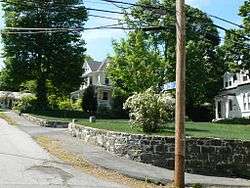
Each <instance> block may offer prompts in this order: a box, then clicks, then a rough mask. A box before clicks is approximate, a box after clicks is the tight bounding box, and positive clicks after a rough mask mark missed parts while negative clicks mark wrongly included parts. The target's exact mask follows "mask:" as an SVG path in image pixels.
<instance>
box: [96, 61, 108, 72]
mask: <svg viewBox="0 0 250 188" xmlns="http://www.w3.org/2000/svg"><path fill="white" fill-rule="evenodd" d="M107 64H108V60H105V61H103V63H102V64H101V65H100V67H99V68H98V71H104V70H105V69H106V67H107Z"/></svg>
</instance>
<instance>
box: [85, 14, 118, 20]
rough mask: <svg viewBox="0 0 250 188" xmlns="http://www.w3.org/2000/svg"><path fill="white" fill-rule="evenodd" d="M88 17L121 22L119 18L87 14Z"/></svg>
mask: <svg viewBox="0 0 250 188" xmlns="http://www.w3.org/2000/svg"><path fill="white" fill-rule="evenodd" d="M88 16H89V17H95V18H103V19H108V20H116V21H122V19H120V18H114V17H110V16H101V15H96V14H88Z"/></svg>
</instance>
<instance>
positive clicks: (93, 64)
mask: <svg viewBox="0 0 250 188" xmlns="http://www.w3.org/2000/svg"><path fill="white" fill-rule="evenodd" d="M87 63H88V65H89V67H90V69H91V70H92V71H97V70H98V69H99V67H100V66H101V65H102V63H101V62H98V61H90V62H87Z"/></svg>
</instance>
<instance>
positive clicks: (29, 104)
mask: <svg viewBox="0 0 250 188" xmlns="http://www.w3.org/2000/svg"><path fill="white" fill-rule="evenodd" d="M36 100H37V98H36V97H35V96H33V95H27V96H23V97H22V98H21V99H20V100H19V101H17V103H16V104H15V107H14V108H13V109H14V110H18V111H20V112H28V111H31V110H33V109H35V108H36V102H37V101H36Z"/></svg>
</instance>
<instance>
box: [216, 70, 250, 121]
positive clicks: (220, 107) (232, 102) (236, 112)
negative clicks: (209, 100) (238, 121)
mask: <svg viewBox="0 0 250 188" xmlns="http://www.w3.org/2000/svg"><path fill="white" fill-rule="evenodd" d="M215 112H216V117H215V119H216V120H220V119H227V118H228V119H232V118H242V117H244V118H249V117H250V79H249V71H243V70H242V71H240V72H239V73H229V72H226V73H225V74H224V75H223V89H222V90H221V92H220V93H219V94H218V95H217V96H216V97H215Z"/></svg>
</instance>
